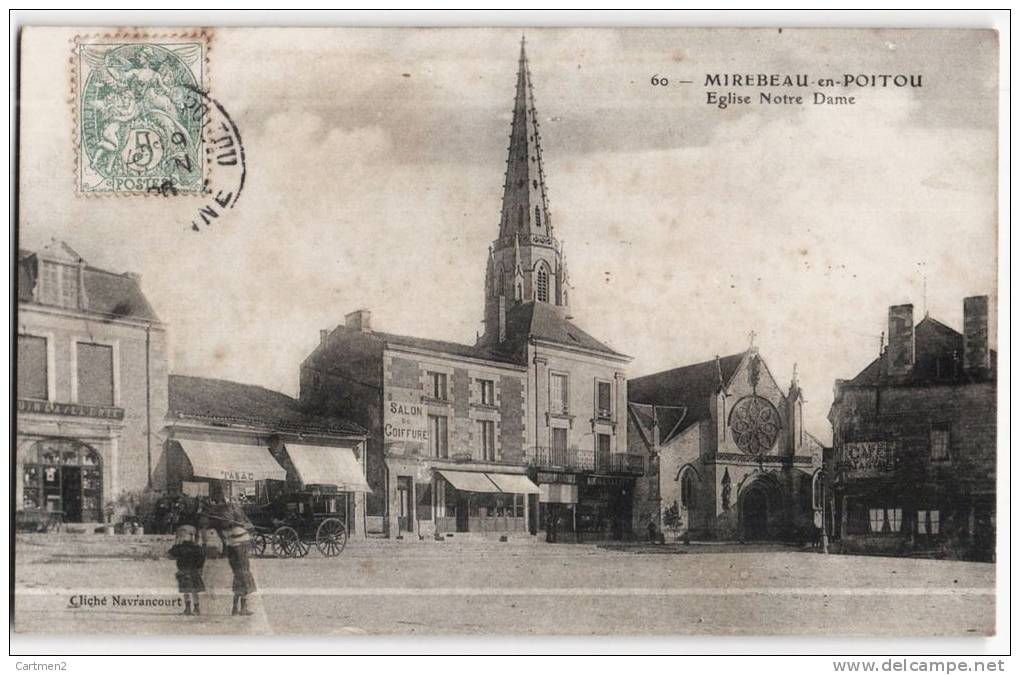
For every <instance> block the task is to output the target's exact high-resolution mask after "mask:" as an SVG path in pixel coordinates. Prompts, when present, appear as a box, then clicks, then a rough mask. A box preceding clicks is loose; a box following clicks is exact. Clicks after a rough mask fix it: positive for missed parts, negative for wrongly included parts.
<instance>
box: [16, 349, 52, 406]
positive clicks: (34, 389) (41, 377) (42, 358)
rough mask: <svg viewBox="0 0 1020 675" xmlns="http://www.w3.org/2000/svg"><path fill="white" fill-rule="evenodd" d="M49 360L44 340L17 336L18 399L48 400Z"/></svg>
mask: <svg viewBox="0 0 1020 675" xmlns="http://www.w3.org/2000/svg"><path fill="white" fill-rule="evenodd" d="M48 364H49V359H48V357H47V350H46V338H44V337H37V336H35V335H19V336H18V392H17V396H18V398H31V399H36V400H40V401H45V400H47V399H48V398H49V365H48Z"/></svg>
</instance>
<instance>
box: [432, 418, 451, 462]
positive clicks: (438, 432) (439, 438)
mask: <svg viewBox="0 0 1020 675" xmlns="http://www.w3.org/2000/svg"><path fill="white" fill-rule="evenodd" d="M449 455H450V437H449V433H448V429H447V420H446V417H445V416H443V415H429V456H430V457H443V458H445V457H448V456H449Z"/></svg>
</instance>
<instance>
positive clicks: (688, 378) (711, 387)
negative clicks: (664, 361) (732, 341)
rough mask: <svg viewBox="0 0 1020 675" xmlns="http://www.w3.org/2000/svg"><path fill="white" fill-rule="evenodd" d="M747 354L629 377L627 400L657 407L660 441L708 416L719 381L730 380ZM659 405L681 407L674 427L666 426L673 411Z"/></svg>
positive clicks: (741, 353) (723, 382)
mask: <svg viewBox="0 0 1020 675" xmlns="http://www.w3.org/2000/svg"><path fill="white" fill-rule="evenodd" d="M746 353H747V352H740V353H739V354H730V355H729V356H723V357H720V358H719V359H718V360H717V359H712V360H710V361H704V362H702V363H695V364H692V365H689V366H681V367H679V368H673V369H671V370H664V371H662V372H660V373H653V374H651V375H645V376H643V377H635V378H631V379H630V380H628V381H627V399H628V400H629V401H631V402H632V403H638V404H646V405H652V406H656V411H655V412H656V415H658V416H659V436H660V441H661V442H663V443H665V442H667V441H668V440H669V439H671V438H673V437H675V436H676V435H677V434H679V433H680V432H682V431H684V430H685V429H687V428H688V427H690V426H691V425H692V424H694V423H695V422H700V421H702V420H706V419H710V418H711V407H710V402H711V398H712V396H713V395H714V394H715V393H716V392H717V391H718V390H719V387H720V386H722V384H725V383H727V382H729V381H730V379H731V378H732V377H733V374H734V373H735V372H736V371H737V367H738V366H739V365H740V362H741V361H742V360H743V358H744V355H745V354H746ZM720 376H721V378H722V382H720ZM660 406H661V407H662V408H664V407H666V406H668V407H670V408H676V407H682V408H683V410H684V415H683V416H682V417H681V418H680V419H679V420H677V421H676V422H674V424H673V427H674V428H673V429H668V428H667V426H668V425H669V422H670V420H671V419H672V417H671V415H675V413H663V412H661V411H662V408H660ZM663 414H665V415H666V418H665V419H664V418H663ZM667 435H668V438H667Z"/></svg>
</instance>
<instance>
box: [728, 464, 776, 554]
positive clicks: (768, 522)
mask: <svg viewBox="0 0 1020 675" xmlns="http://www.w3.org/2000/svg"><path fill="white" fill-rule="evenodd" d="M738 506H739V513H740V538H741V540H742V541H764V540H768V539H774V538H775V537H776V535H777V533H776V532H775V527H774V526H773V524H772V523H773V522H774V520H775V518H776V515H777V513H778V510H779V508H780V500H779V489H778V487H777V486H776V485H775V483H774V482H773V481H772V480H770V479H768V478H757V479H754V480H753V481H751V483H750V484H749V485H748V486H747V487H745V488H744V489H743V490H741V492H740V502H739V505H738Z"/></svg>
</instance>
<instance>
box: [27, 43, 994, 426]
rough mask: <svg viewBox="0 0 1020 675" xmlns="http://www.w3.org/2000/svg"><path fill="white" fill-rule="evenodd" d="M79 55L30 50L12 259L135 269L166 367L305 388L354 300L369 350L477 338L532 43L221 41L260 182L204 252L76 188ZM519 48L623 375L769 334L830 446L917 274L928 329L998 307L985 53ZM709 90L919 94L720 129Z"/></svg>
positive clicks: (163, 207) (585, 283)
mask: <svg viewBox="0 0 1020 675" xmlns="http://www.w3.org/2000/svg"><path fill="white" fill-rule="evenodd" d="M74 34H75V31H73V30H66V29H45V30H37V31H35V32H33V31H31V30H29V31H26V33H25V35H24V38H23V40H24V41H23V45H22V53H21V57H22V59H23V63H24V67H25V70H24V71H23V73H22V77H21V86H22V90H21V111H20V114H21V117H20V119H21V124H22V130H21V145H20V153H21V155H20V160H21V175H20V179H21V193H20V221H21V222H20V224H21V229H20V237H21V242H20V243H21V245H22V246H23V247H27V248H35V247H39V246H41V245H43V244H45V243H46V242H47V241H49V240H50V239H51V238H53V237H56V238H58V239H63V240H65V241H67V242H68V244H70V245H71V246H72V248H74V249H76V250H77V251H78V252H79V253H80V254H81V255H82V256H83V257H84V258H85V259H86V260H88V262H89V263H90V264H92V265H95V266H98V267H103V268H108V269H111V270H114V271H135V272H139V273H141V274H142V276H143V286H144V289H145V291H146V293H147V295H148V297H149V299H150V301H151V302H152V304H153V305H154V307H155V308H156V311H157V313H158V314H159V315H160V317H161V318H162V319H163V321H165V322H166V323H167V324H168V325H169V328H170V334H171V341H172V343H171V344H172V347H171V355H170V356H171V360H172V367H173V371H174V372H177V373H183V374H199V375H208V376H215V377H224V378H230V379H236V380H240V381H244V382H252V383H256V384H261V385H265V386H267V387H271V388H274V389H279V390H282V391H284V392H287V393H290V394H296V393H297V381H298V365H299V363H300V361H301V359H302V358H303V357H304V356H305V355H306V354H307V353H308V352H309V351H310V350H311V349H312V348H313V347H314V346H315V343H316V341H317V339H318V330H319V329H320V328H330V327H333V326H335V325H336V324H338V323H340V322H342V321H343V315H344V314H345V313H346V312H349V311H351V310H353V309H356V308H360V307H366V308H370V309H372V310H373V321H374V324H375V326H376V327H377V328H379V329H380V330H387V331H391V332H399V333H407V334H412V335H419V336H423V337H433V338H440V339H449V340H455V341H460V342H472V341H473V339H474V336H475V332H476V331H477V330H478V329H479V324H480V320H481V316H482V301H483V297H482V286H483V276H484V270H485V259H486V247H487V246H488V244H489V243H490V242H491V240H492V239H494V238H495V237H496V235H497V229H498V218H499V213H500V196H501V193H502V181H503V168H504V161H505V159H506V143H507V136H508V134H509V130H510V112H511V104H512V101H513V93H514V83H515V77H516V66H517V54H518V41H519V39H520V32H519V31H514V30H503V29H500V30H467V29H455V30H442V29H425V30H392V29H387V30H374V29H363V30H307V29H302V30H297V29H291V30H274V29H257V30H251V29H248V30H246V29H230V30H219V31H217V32H216V33H215V35H214V36H213V38H212V49H211V51H210V55H209V56H210V59H209V61H210V63H209V65H210V68H209V75H210V81H209V82H208V86H209V88H210V91H211V93H212V95H213V96H214V97H215V98H216V99H218V100H219V101H220V102H221V103H222V104H223V106H224V107H225V108H226V109H227V110H228V111H229V113H230V115H231V116H232V117H233V119H234V120H235V121H236V123H237V126H238V128H239V130H240V133H241V136H242V139H243V142H244V145H245V150H246V157H247V170H248V179H247V180H248V182H247V185H246V187H245V192H244V195H243V197H242V198H241V200H240V201H239V203H238V204H237V207H236V208H234V209H233V210H232V211H231V212H229V213H227V214H225V215H224V216H223V217H221V218H219V219H218V220H217V221H216V222H215V224H214V225H212V226H211V227H209V228H207V229H206V230H205V231H202V232H199V233H196V232H192V231H190V229H188V227H187V225H188V223H189V222H190V220H191V214H192V212H193V211H194V210H195V208H196V207H197V206H198V205H199V204H198V202H196V201H195V199H194V198H190V197H177V198H170V199H161V198H152V197H147V198H142V197H119V198H99V199H96V198H88V199H86V198H81V197H76V196H75V189H74V186H75V181H74V175H75V174H74V156H73V147H74V146H73V141H72V133H71V132H72V120H71V113H70V107H69V105H68V102H67V92H68V91H69V82H70V75H71V73H70V65H69V63H70V60H69V58H68V57H69V54H70V42H69V40H70V39H71V38H73V36H74ZM527 38H528V54H529V61H530V66H531V71H532V79H533V83H534V87H535V96H536V102H537V106H538V110H539V114H540V118H541V120H542V123H543V129H544V134H543V147H544V157H545V162H546V165H545V169H546V173H547V176H548V190H549V195H550V204H551V208H552V217H553V223H554V226H555V231H556V234H557V236H558V237H559V238H560V239H561V240H562V241H564V243H565V246H566V251H567V256H568V261H569V264H570V269H571V275H572V282H573V286H574V291H573V294H572V296H571V302H572V305H573V311H574V316H575V318H576V321H577V323H579V324H580V325H581V326H583V327H584V328H585V329H587V330H588V331H589V332H591V333H593V334H594V335H596V336H597V337H600V338H601V339H603V340H604V341H606V342H608V343H609V344H611V345H612V346H614V347H615V348H617V349H619V350H620V351H623V352H625V353H627V354H631V355H633V356H634V361H633V363H632V364H631V367H630V374H631V375H632V376H635V375H642V374H646V373H649V372H655V371H657V370H660V369H664V368H669V367H675V366H678V365H683V364H687V363H693V362H697V361H701V360H705V359H710V358H712V357H713V356H715V355H717V354H719V355H722V354H729V353H733V352H737V351H741V350H743V349H744V348H746V347H747V345H748V339H749V338H748V336H749V333H750V332H751V331H754V332H755V333H756V334H757V338H756V342H757V344H758V346H759V348H760V349H761V352H762V354H763V356H764V357H765V359H766V361H767V362H768V364H769V367H770V369H771V371H772V372H773V373H774V374H775V375H776V377H777V378H778V379H779V380H780V381H781V383H782V384H783V385H784V386H785V385H786V384H787V383H788V382H789V379H790V375H791V372H792V369H793V365H794V363H796V364H798V371H799V373H800V375H801V384H802V386H803V388H804V390H805V395H806V399H807V402H808V407H807V422H808V425H809V429H810V430H811V431H812V432H813V433H815V434H816V435H817V436H819V437H820V438H822V439H823V440H828V439H829V437H830V431H829V428H828V423H827V421H826V419H825V416H826V413H827V411H828V407H829V404H830V403H831V399H832V385H833V380H834V379H835V378H837V377H851V376H853V375H854V374H855V373H856V372H857V371H859V370H860V369H861V368H863V367H864V366H866V365H867V364H868V363H869V362H870V360H871V359H873V358H874V357H875V356H876V354H877V350H878V341H879V334H880V333H881V332H882V331H883V330H884V329H885V313H886V310H887V307H888V306H889V305H891V304H898V303H903V302H913V303H914V304H915V306H916V310H915V311H916V318H917V319H918V320H919V319H920V318H921V316H922V312H923V305H924V302H925V293H924V292H923V286H924V282H923V281H922V279H923V278H925V277H926V278H927V293H926V301H927V308H928V310H929V311H930V313H931V315H932V316H934V317H936V318H938V319H940V320H941V321H943V322H945V323H947V324H949V325H951V326H954V327H956V328H959V327H960V325H961V321H962V317H961V314H962V298H963V297H964V296H966V295H973V294H983V293H987V294H991V295H993V297H994V295H995V283H996V162H997V158H996V148H997V140H996V109H997V104H996V96H997V90H998V86H997V80H996V73H997V64H996V60H995V59H996V55H997V44H996V38H995V34H994V33H989V32H946V31H942V32H928V31H901V32H893V31H859V32H836V31H825V32H818V31H815V32H811V31H801V30H784V31H782V32H779V31H777V30H763V31H731V30H688V31H683V30H643V29H630V30H618V31H617V30H602V29H599V30H577V31H570V30H553V29H545V30H543V29H529V30H528V32H527ZM706 73H793V74H797V73H803V74H808V75H810V76H812V77H813V78H817V77H823V76H828V77H836V78H841V77H842V76H843V74H844V73H890V74H894V73H906V74H921V75H922V76H923V82H924V86H923V87H922V88H920V89H893V88H889V89H870V88H869V89H861V90H855V91H852V92H847V91H842V90H841V91H839V92H837V93H840V94H847V93H850V94H853V95H856V97H857V104H856V105H853V106H843V107H835V106H813V105H803V106H796V105H794V106H771V107H763V106H760V105H751V106H737V107H730V108H727V109H726V110H720V109H718V108H717V107H714V106H710V105H707V104H706V103H705V96H706V91H707V89H706V87H705V86H704V80H705V75H706ZM656 74H657V75H660V76H663V75H664V76H666V77H668V78H669V79H670V80H671V82H670V85H669V86H667V87H653V86H652V85H651V84H650V78H651V76H652V75H656ZM680 80H692V81H693V84H689V85H684V84H679V81H680ZM815 90H816V89H815V88H814V87H812V88H809V89H808V90H807V91H806V92H804V91H796V92H793V93H806V94H808V95H809V94H810V92H813V91H815ZM738 93H741V94H750V95H752V96H753V97H755V99H756V97H757V89H750V90H746V91H741V92H738ZM993 338H994V334H993Z"/></svg>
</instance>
